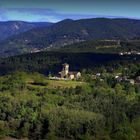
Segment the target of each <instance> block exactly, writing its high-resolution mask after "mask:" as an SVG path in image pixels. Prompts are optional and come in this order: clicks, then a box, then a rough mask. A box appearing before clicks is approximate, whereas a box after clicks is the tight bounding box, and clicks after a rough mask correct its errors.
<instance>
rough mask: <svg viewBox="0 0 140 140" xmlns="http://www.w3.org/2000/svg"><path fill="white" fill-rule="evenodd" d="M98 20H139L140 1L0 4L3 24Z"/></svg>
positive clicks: (11, 0)
mask: <svg viewBox="0 0 140 140" xmlns="http://www.w3.org/2000/svg"><path fill="white" fill-rule="evenodd" d="M95 17H107V18H123V17H125V18H134V19H140V0H0V21H11V20H21V21H29V22H58V21H60V20H63V19H83V18H95Z"/></svg>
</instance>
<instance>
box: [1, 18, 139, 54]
mask: <svg viewBox="0 0 140 140" xmlns="http://www.w3.org/2000/svg"><path fill="white" fill-rule="evenodd" d="M32 24H34V23H32ZM44 24H45V23H44ZM35 26H36V23H35V25H34V27H35ZM12 27H13V28H14V29H13V28H12V30H16V31H17V28H18V27H17V26H16V25H15V24H14V25H13V26H12ZM32 27H33V25H32ZM34 27H33V28H32V29H31V30H29V31H27V32H24V33H20V34H18V35H15V34H14V36H12V37H10V38H8V39H6V40H4V41H3V42H1V43H0V50H1V51H0V55H1V56H9V55H15V54H21V53H26V52H30V51H31V50H34V49H44V48H47V47H60V46H65V45H69V44H73V43H75V42H81V41H85V40H98V39H99V40H103V39H113V40H114V39H115V40H118V39H132V38H138V37H140V20H134V19H107V18H94V19H81V20H71V19H66V20H63V21H60V22H58V23H55V24H53V25H51V26H50V24H49V26H46V25H45V26H44V25H43V27H40V28H34ZM10 29H11V28H9V30H10ZM26 29H27V28H26ZM0 30H1V29H0ZM22 31H23V29H22ZM22 31H21V32H22ZM24 31H25V30H24ZM7 32H8V28H7ZM14 32H15V31H14ZM18 33H19V32H18Z"/></svg>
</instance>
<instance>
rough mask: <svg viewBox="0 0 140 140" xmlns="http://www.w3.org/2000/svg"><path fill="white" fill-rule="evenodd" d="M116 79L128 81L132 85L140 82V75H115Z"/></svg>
mask: <svg viewBox="0 0 140 140" xmlns="http://www.w3.org/2000/svg"><path fill="white" fill-rule="evenodd" d="M115 79H116V80H117V81H118V82H126V83H130V84H132V85H134V84H136V83H140V76H137V77H136V78H129V77H127V76H115Z"/></svg>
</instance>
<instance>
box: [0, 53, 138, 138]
mask: <svg viewBox="0 0 140 140" xmlns="http://www.w3.org/2000/svg"><path fill="white" fill-rule="evenodd" d="M64 62H67V63H69V64H70V69H71V70H80V71H81V73H82V77H81V78H80V79H79V80H78V81H55V80H49V79H48V77H47V76H45V75H48V74H52V75H55V74H57V73H58V72H59V70H61V68H62V66H61V64H63V63H64ZM95 66H96V67H95ZM0 70H1V75H2V76H1V77H0V139H3V138H6V137H12V138H17V139H20V138H28V139H31V140H39V139H44V140H139V139H140V134H139V132H140V83H136V84H131V83H129V82H124V81H122V82H119V81H117V80H116V79H115V76H116V75H118V74H120V73H121V75H122V76H123V77H125V76H129V77H131V78H133V79H134V78H135V77H137V76H139V75H140V58H139V56H119V55H114V54H94V53H71V52H69V53H68V52H67V53H64V52H63V53H60V52H43V53H36V54H27V55H22V56H15V57H9V58H5V59H1V60H0ZM23 71H24V72H23ZM38 72H39V73H42V74H39V73H38ZM49 72H51V73H49ZM96 73H100V74H101V75H100V77H98V76H96ZM44 74H45V75H44ZM95 77H96V78H95Z"/></svg>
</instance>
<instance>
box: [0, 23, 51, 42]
mask: <svg viewBox="0 0 140 140" xmlns="http://www.w3.org/2000/svg"><path fill="white" fill-rule="evenodd" d="M50 25H52V23H46V22H38V23H30V22H23V21H7V22H0V41H1V40H4V39H6V38H8V37H10V36H12V35H16V34H19V33H23V32H26V31H28V30H31V29H33V28H37V27H44V26H45V27H46V26H50Z"/></svg>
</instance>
